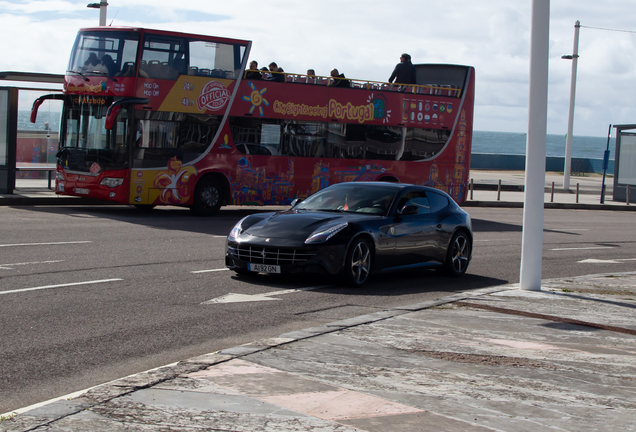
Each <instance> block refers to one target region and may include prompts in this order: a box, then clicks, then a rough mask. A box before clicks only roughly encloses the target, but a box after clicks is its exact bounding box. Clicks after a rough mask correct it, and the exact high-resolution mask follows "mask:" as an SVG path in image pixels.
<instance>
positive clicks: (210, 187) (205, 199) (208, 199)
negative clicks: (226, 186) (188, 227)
mask: <svg viewBox="0 0 636 432" xmlns="http://www.w3.org/2000/svg"><path fill="white" fill-rule="evenodd" d="M222 202H223V190H222V189H221V186H220V184H219V182H218V181H217V180H215V179H212V178H207V179H206V178H204V179H202V180H201V181H199V183H198V184H197V187H196V188H195V190H194V203H193V205H192V207H191V210H192V211H193V212H194V213H195V214H196V215H197V216H213V215H214V214H215V213H216V212H218V211H219V209H220V208H221V203H222Z"/></svg>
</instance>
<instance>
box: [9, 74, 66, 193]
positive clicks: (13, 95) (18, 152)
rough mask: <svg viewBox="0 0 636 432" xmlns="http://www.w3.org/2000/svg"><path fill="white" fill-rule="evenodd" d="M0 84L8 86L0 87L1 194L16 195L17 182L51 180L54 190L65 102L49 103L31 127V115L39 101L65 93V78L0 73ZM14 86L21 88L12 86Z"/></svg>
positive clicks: (54, 101) (49, 182) (44, 105)
mask: <svg viewBox="0 0 636 432" xmlns="http://www.w3.org/2000/svg"><path fill="white" fill-rule="evenodd" d="M0 80H1V81H3V82H6V83H7V84H8V85H7V86H1V85H0V193H4V194H12V193H13V191H14V190H15V189H16V179H29V180H35V179H41V178H48V180H49V181H48V184H49V187H50V185H51V176H52V175H53V174H54V173H55V153H56V152H57V148H58V135H59V132H58V131H59V125H60V117H61V113H62V101H61V100H47V101H45V103H44V104H42V106H41V107H40V113H41V114H40V115H38V119H37V122H36V123H31V121H30V115H31V107H32V105H33V101H34V100H35V99H37V98H38V97H40V96H42V95H44V94H49V93H56V92H59V93H62V89H61V87H62V84H63V83H64V75H57V74H46V73H30V72H0ZM13 83H18V85H17V86H12V85H11V84H13ZM21 83H25V86H24V87H23V86H21V85H20V84H21ZM52 84H53V85H52ZM27 86H28V87H27ZM40 86H42V87H41V88H40ZM46 87H48V88H46ZM50 87H57V88H50Z"/></svg>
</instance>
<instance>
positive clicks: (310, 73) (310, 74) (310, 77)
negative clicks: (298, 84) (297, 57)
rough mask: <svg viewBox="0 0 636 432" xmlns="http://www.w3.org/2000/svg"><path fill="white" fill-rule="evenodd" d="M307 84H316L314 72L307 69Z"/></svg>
mask: <svg viewBox="0 0 636 432" xmlns="http://www.w3.org/2000/svg"><path fill="white" fill-rule="evenodd" d="M306 82H307V84H313V83H315V82H316V71H314V70H313V69H307V81H306Z"/></svg>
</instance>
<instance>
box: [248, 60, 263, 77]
mask: <svg viewBox="0 0 636 432" xmlns="http://www.w3.org/2000/svg"><path fill="white" fill-rule="evenodd" d="M245 79H251V80H259V79H263V75H261V73H260V72H259V71H258V62H257V61H256V60H252V61H251V62H250V68H249V69H248V71H247V73H246V74H245Z"/></svg>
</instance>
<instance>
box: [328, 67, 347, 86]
mask: <svg viewBox="0 0 636 432" xmlns="http://www.w3.org/2000/svg"><path fill="white" fill-rule="evenodd" d="M331 76H332V78H333V79H332V80H331V84H330V86H331V87H351V81H349V80H348V79H345V76H344V74H341V73H339V72H338V69H334V70H332V71H331Z"/></svg>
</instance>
